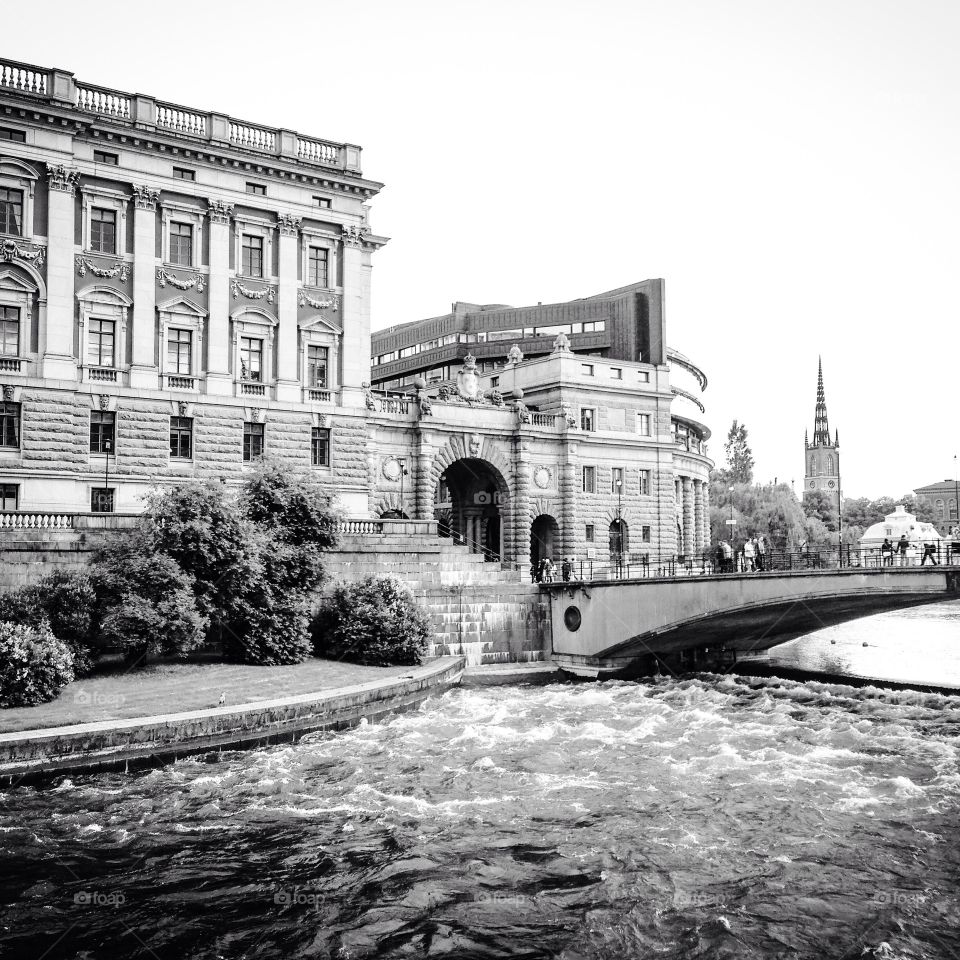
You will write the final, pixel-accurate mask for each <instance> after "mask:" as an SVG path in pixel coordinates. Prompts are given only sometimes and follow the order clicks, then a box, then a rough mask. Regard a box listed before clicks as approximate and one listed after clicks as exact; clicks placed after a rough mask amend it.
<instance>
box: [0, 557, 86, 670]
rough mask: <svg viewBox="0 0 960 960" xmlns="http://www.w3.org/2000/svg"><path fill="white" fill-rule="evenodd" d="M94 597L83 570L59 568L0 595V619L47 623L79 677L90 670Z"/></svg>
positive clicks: (35, 624) (36, 625)
mask: <svg viewBox="0 0 960 960" xmlns="http://www.w3.org/2000/svg"><path fill="white" fill-rule="evenodd" d="M96 604H97V598H96V595H95V593H94V591H93V587H92V585H91V583H90V578H89V576H87V574H86V573H80V572H77V573H68V572H67V571H63V570H58V571H55V572H54V573H51V574H49V575H48V576H45V577H43V578H41V579H40V580H38V581H37V582H36V583H35V584H32V585H31V586H29V587H24V588H23V589H21V590H16V591H13V592H11V593H6V594H3V595H0V620H6V621H8V622H10V623H20V624H24V625H26V626H30V627H40V626H41V625H42V624H43V623H44V622H46V623H48V624H49V626H50V629H51V630H52V631H53V635H54V636H55V637H56V638H57V639H58V640H62V641H64V642H65V643H66V644H67V646H69V647H70V650H71V652H72V653H73V670H74V674H75V675H76V676H78V677H81V676H86V675H87V674H88V673H89V672H90V671H91V669H92V666H93V662H92V657H91V650H92V649H93V648H94V647H95V646H96V643H97V635H98V633H99V631H98V623H97V614H96Z"/></svg>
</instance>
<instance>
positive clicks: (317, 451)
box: [310, 427, 330, 467]
mask: <svg viewBox="0 0 960 960" xmlns="http://www.w3.org/2000/svg"><path fill="white" fill-rule="evenodd" d="M310 462H311V463H312V464H313V465H314V466H315V467H329V466H330V431H329V430H328V429H326V428H324V427H314V428H313V432H312V434H311V436H310Z"/></svg>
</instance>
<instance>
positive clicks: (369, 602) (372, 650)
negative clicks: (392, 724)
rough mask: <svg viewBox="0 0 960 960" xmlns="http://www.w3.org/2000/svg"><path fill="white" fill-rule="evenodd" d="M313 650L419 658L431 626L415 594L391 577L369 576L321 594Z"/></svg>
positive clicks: (395, 659)
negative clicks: (330, 592)
mask: <svg viewBox="0 0 960 960" xmlns="http://www.w3.org/2000/svg"><path fill="white" fill-rule="evenodd" d="M310 632H311V634H312V636H313V642H314V650H315V651H316V654H317V656H321V657H327V658H330V659H337V660H349V661H351V662H352V663H367V664H373V665H376V666H390V665H391V664H417V663H421V662H422V661H423V657H424V654H425V653H426V650H427V640H428V637H429V628H428V623H427V617H426V614H425V613H424V611H423V609H422V608H421V607H420V605H419V604H418V603H417V601H416V600H415V598H414V596H413V594H412V593H411V592H410V591H409V590H408V589H407V587H405V586H404V585H403V584H402V583H401V582H400V581H399V580H396V579H394V578H393V577H377V576H369V577H365V578H364V579H363V580H359V581H358V582H356V583H351V584H346V585H341V586H338V587H337V588H336V589H335V590H334V591H333V593H332V595H331V596H329V597H326V598H324V600H323V601H322V602H321V604H320V607H319V609H318V611H317V614H316V616H315V617H314V620H313V623H312V624H311V627H310Z"/></svg>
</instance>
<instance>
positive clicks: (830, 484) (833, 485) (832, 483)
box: [827, 480, 836, 489]
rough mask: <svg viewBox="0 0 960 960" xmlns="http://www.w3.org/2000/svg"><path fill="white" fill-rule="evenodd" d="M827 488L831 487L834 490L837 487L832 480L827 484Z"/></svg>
mask: <svg viewBox="0 0 960 960" xmlns="http://www.w3.org/2000/svg"><path fill="white" fill-rule="evenodd" d="M827 486H828V487H830V488H831V489H833V487H835V486H836V484H835V483H834V482H833V481H832V480H830V481H829V482H828V483H827Z"/></svg>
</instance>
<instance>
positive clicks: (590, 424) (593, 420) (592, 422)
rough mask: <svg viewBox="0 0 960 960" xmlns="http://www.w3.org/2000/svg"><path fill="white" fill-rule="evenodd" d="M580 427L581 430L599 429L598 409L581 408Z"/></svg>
mask: <svg viewBox="0 0 960 960" xmlns="http://www.w3.org/2000/svg"><path fill="white" fill-rule="evenodd" d="M580 429H581V430H596V429H597V411H596V410H594V409H593V408H592V407H581V408H580Z"/></svg>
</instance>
